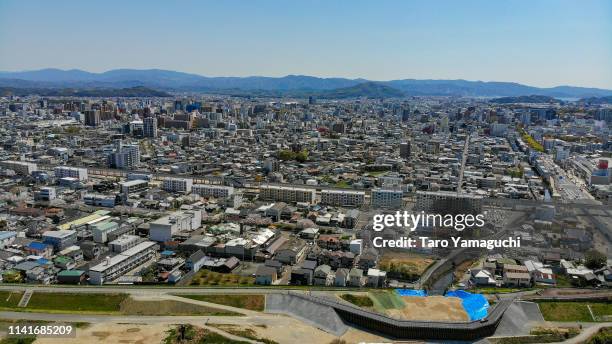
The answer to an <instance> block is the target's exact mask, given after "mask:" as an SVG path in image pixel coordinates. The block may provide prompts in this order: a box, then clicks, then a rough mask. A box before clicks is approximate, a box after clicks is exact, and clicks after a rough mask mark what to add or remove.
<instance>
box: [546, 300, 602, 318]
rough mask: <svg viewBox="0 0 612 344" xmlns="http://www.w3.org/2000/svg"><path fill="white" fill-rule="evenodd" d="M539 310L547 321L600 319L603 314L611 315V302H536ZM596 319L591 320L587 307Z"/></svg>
mask: <svg viewBox="0 0 612 344" xmlns="http://www.w3.org/2000/svg"><path fill="white" fill-rule="evenodd" d="M538 304H539V306H540V311H541V312H542V315H543V316H544V319H545V320H548V321H584V322H592V321H600V320H599V319H600V318H601V317H604V316H610V315H612V303H604V302H554V301H542V302H538ZM587 306H590V307H591V310H592V311H593V315H594V316H595V317H596V319H597V320H593V317H591V313H590V312H589V308H588V307H587Z"/></svg>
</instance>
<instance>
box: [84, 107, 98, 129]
mask: <svg viewBox="0 0 612 344" xmlns="http://www.w3.org/2000/svg"><path fill="white" fill-rule="evenodd" d="M85 125H87V126H90V127H97V126H99V125H100V111H99V110H88V111H85Z"/></svg>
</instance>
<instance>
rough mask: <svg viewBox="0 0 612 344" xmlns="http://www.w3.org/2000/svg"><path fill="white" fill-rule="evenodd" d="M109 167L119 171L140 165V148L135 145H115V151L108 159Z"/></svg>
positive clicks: (119, 143) (118, 143)
mask: <svg viewBox="0 0 612 344" xmlns="http://www.w3.org/2000/svg"><path fill="white" fill-rule="evenodd" d="M108 163H109V165H110V166H111V167H115V168H119V169H131V168H134V167H135V166H138V165H139V164H140V147H138V145H137V144H129V145H124V144H122V143H121V142H117V143H116V144H115V151H114V152H112V153H111V154H110V155H109V157H108Z"/></svg>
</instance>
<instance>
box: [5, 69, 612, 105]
mask: <svg viewBox="0 0 612 344" xmlns="http://www.w3.org/2000/svg"><path fill="white" fill-rule="evenodd" d="M368 82H371V80H365V79H346V78H318V77H312V76H305V75H287V76H284V77H278V78H275V77H264V76H251V77H205V76H201V75H197V74H189V73H182V72H175V71H169V70H161V69H146V70H137V69H115V70H110V71H107V72H104V73H91V72H87V71H82V70H78V69H71V70H61V69H42V70H37V71H27V72H0V86H7V87H19V88H23V87H29V88H88V89H90V88H129V87H134V86H145V87H149V88H153V89H159V90H165V91H173V92H183V91H188V92H211V93H223V94H241V95H246V96H248V95H249V94H275V95H292V94H293V95H299V96H302V95H308V94H309V92H311V93H312V94H316V93H318V91H325V90H335V89H342V88H350V87H353V86H357V85H360V84H363V83H368ZM376 84H377V85H385V86H388V87H392V88H394V89H396V90H399V91H401V92H403V94H404V95H408V96H459V97H462V96H465V97H515V96H522V95H526V94H532V95H542V96H549V97H557V98H588V97H604V96H611V95H612V90H604V89H598V88H585V87H573V86H558V87H552V88H538V87H532V86H527V85H522V84H518V83H512V82H483V81H467V80H415V79H404V80H391V81H381V82H376ZM360 87H362V86H360ZM377 87H378V86H377ZM370 91H372V90H370ZM383 93H384V92H383Z"/></svg>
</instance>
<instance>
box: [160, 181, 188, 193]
mask: <svg viewBox="0 0 612 344" xmlns="http://www.w3.org/2000/svg"><path fill="white" fill-rule="evenodd" d="M192 187H193V179H189V178H166V179H164V184H163V186H162V188H163V189H164V190H165V191H168V192H183V193H186V194H187V193H190V192H191V189H192Z"/></svg>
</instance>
